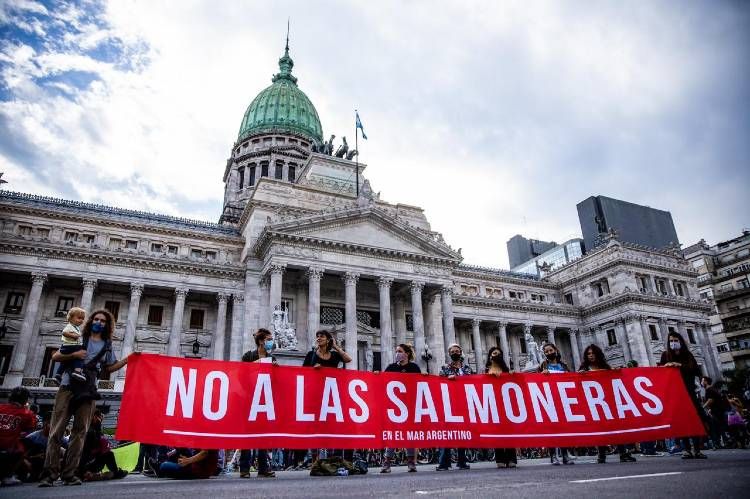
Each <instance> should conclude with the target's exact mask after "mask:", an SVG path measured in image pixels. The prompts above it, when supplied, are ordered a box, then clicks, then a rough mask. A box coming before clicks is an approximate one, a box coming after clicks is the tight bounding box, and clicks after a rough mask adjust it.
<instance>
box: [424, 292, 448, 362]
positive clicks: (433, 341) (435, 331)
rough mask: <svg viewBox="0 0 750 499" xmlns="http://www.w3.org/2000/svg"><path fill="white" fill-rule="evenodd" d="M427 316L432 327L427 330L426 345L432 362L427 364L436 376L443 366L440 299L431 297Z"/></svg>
mask: <svg viewBox="0 0 750 499" xmlns="http://www.w3.org/2000/svg"><path fill="white" fill-rule="evenodd" d="M427 314H429V315H430V316H431V317H432V327H431V328H430V329H429V335H428V337H427V338H428V340H427V343H428V344H429V345H430V350H432V360H431V361H430V362H429V366H428V367H429V368H430V373H431V374H437V373H438V372H439V371H440V367H441V366H442V365H443V364H445V345H444V344H443V322H442V311H441V308H440V299H439V298H438V295H433V296H432V297H431V298H430V300H429V302H428V306H427Z"/></svg>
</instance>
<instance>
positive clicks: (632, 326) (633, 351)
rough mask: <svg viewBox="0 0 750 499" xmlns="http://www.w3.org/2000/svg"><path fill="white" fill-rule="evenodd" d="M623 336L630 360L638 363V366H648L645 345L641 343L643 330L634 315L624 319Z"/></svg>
mask: <svg viewBox="0 0 750 499" xmlns="http://www.w3.org/2000/svg"><path fill="white" fill-rule="evenodd" d="M625 334H626V339H627V343H628V349H629V350H630V357H631V359H633V360H635V361H636V362H638V365H639V366H647V365H649V358H648V354H647V352H646V344H645V343H644V342H643V330H642V329H641V325H640V321H639V319H638V317H636V316H635V315H627V316H626V317H625Z"/></svg>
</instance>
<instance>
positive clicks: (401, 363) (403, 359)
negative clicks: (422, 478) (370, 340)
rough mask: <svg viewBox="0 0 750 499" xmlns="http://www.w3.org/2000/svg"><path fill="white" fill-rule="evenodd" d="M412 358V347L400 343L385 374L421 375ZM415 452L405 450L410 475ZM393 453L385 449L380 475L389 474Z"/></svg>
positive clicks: (415, 467)
mask: <svg viewBox="0 0 750 499" xmlns="http://www.w3.org/2000/svg"><path fill="white" fill-rule="evenodd" d="M414 358H415V356H414V349H413V348H412V346H411V345H407V344H405V343H401V344H400V345H398V346H397V347H396V357H395V360H396V361H395V362H393V363H392V364H388V366H386V368H385V372H387V373H413V374H421V373H422V369H421V368H420V367H419V365H418V364H417V363H416V362H414ZM416 452H417V451H416V449H413V448H412V449H406V465H407V467H408V470H409V472H410V473H415V472H416V471H417V463H416V460H415V456H416ZM394 453H395V451H394V449H393V448H392V447H388V448H386V449H385V452H384V456H385V457H384V458H383V467H382V468H381V470H380V472H381V473H390V472H391V461H393V456H394Z"/></svg>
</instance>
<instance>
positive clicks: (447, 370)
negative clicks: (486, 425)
mask: <svg viewBox="0 0 750 499" xmlns="http://www.w3.org/2000/svg"><path fill="white" fill-rule="evenodd" d="M463 354H464V351H463V349H462V348H461V346H460V345H458V344H457V343H452V344H451V345H449V346H448V357H449V358H450V362H449V363H447V364H445V365H444V366H443V367H441V368H440V376H444V377H446V378H448V379H450V380H454V379H456V377H457V376H468V375H470V374H474V371H472V369H471V366H470V365H469V364H468V363H466V362H464V355H463ZM456 455H457V457H458V469H460V470H468V469H469V468H470V466H469V465H468V464H466V449H456ZM435 469H436V470H437V471H448V470H450V469H451V449H448V448H443V449H440V458H439V462H438V465H437V468H435Z"/></svg>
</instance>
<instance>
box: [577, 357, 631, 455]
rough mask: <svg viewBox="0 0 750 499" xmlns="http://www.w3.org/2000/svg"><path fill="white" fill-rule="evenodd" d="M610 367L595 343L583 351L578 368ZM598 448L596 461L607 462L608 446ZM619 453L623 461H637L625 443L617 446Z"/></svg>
mask: <svg viewBox="0 0 750 499" xmlns="http://www.w3.org/2000/svg"><path fill="white" fill-rule="evenodd" d="M610 369H612V368H611V367H610V365H609V363H608V362H607V359H606V358H605V357H604V352H602V349H601V348H599V347H598V346H597V345H594V344H591V345H589V346H587V347H586V349H585V350H584V351H583V361H582V362H581V366H580V367H579V368H578V372H581V373H585V372H591V371H608V370H610ZM596 450H597V459H596V462H597V463H599V464H604V463H606V462H607V447H606V446H599V447H597V448H596ZM617 453H618V454H620V462H621V463H628V462H632V463H634V462H635V458H634V457H633V456H632V455H630V452H628V451H627V449H625V446H624V445H622V444H620V445H618V446H617Z"/></svg>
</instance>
